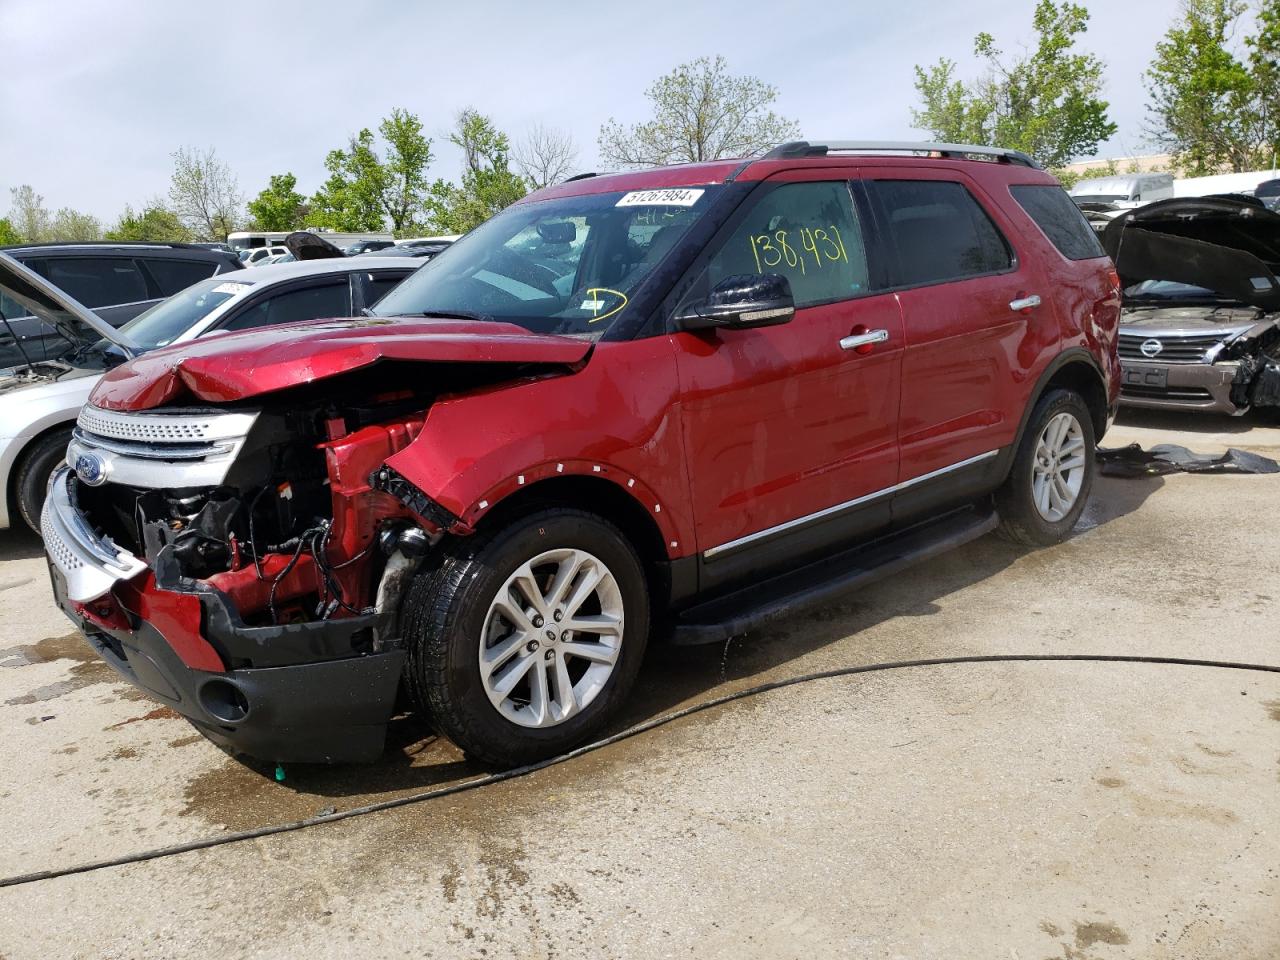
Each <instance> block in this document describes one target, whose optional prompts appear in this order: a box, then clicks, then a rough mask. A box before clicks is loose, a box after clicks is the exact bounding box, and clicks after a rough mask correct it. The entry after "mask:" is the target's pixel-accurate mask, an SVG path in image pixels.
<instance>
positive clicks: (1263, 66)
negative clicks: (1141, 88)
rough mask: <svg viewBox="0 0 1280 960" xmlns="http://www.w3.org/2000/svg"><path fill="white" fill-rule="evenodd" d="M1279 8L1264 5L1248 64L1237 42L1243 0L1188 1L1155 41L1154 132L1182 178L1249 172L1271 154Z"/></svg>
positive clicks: (1149, 80) (1151, 75)
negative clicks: (1269, 127) (1167, 151)
mask: <svg viewBox="0 0 1280 960" xmlns="http://www.w3.org/2000/svg"><path fill="white" fill-rule="evenodd" d="M1276 7H1277V4H1276V2H1275V0H1271V2H1269V3H1267V4H1266V5H1265V8H1264V10H1263V11H1262V14H1261V16H1260V17H1259V24H1260V26H1261V27H1262V31H1261V32H1260V33H1259V35H1258V36H1257V37H1254V38H1251V39H1252V40H1253V45H1252V46H1253V49H1252V56H1251V58H1250V62H1248V63H1246V61H1245V59H1244V58H1243V50H1241V49H1240V47H1239V46H1238V45H1237V44H1236V43H1235V42H1234V40H1233V38H1234V36H1235V34H1236V32H1237V29H1238V27H1239V25H1240V21H1241V17H1242V16H1243V15H1244V13H1245V11H1246V9H1247V7H1246V5H1245V3H1244V0H1183V3H1182V9H1181V11H1180V13H1181V15H1180V16H1179V17H1178V18H1177V19H1176V20H1175V22H1174V24H1173V25H1172V26H1171V27H1170V28H1169V30H1168V32H1167V33H1166V34H1165V35H1164V39H1163V40H1161V41H1160V42H1159V43H1157V44H1156V53H1155V57H1153V58H1152V61H1151V66H1150V67H1149V68H1148V69H1147V72H1146V75H1145V81H1146V85H1147V93H1148V94H1149V96H1150V102H1149V104H1148V106H1147V110H1148V112H1149V114H1150V122H1149V130H1150V133H1151V135H1152V138H1153V139H1154V140H1155V142H1157V143H1159V144H1160V145H1161V146H1163V147H1165V148H1166V149H1167V150H1169V151H1170V152H1171V153H1173V155H1174V157H1175V164H1176V166H1177V167H1178V169H1179V170H1181V171H1183V172H1184V173H1186V174H1188V175H1190V176H1200V175H1204V174H1209V173H1217V172H1218V171H1220V170H1222V169H1224V168H1225V169H1228V170H1232V171H1242V170H1249V169H1252V168H1253V167H1255V166H1256V165H1258V164H1259V160H1260V157H1261V156H1262V155H1263V154H1269V153H1270V151H1269V150H1268V149H1267V146H1266V145H1267V140H1268V138H1270V139H1271V140H1272V142H1274V140H1275V139H1276V138H1275V132H1274V130H1271V131H1268V129H1267V128H1268V126H1269V125H1273V124H1274V118H1271V117H1270V116H1269V114H1270V113H1272V112H1273V111H1274V109H1275V97H1276V86H1275V40H1276V28H1275V21H1276V16H1277V11H1276ZM1246 44H1248V41H1246ZM1266 87H1269V88H1270V89H1269V90H1264V88H1266ZM1268 93H1269V97H1268V96H1267V94H1268ZM1269 119H1270V120H1271V121H1272V123H1271V124H1269V123H1268V120H1269Z"/></svg>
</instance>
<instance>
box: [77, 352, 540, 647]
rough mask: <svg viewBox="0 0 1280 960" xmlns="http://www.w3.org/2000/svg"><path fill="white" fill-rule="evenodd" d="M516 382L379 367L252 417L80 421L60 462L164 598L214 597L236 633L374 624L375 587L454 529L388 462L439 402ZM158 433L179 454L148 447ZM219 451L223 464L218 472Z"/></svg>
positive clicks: (234, 412) (200, 409) (214, 411)
mask: <svg viewBox="0 0 1280 960" xmlns="http://www.w3.org/2000/svg"><path fill="white" fill-rule="evenodd" d="M513 373H516V374H517V375H518V368H514V367H513V366H510V365H502V364H486V365H466V364H449V365H438V366H435V365H432V366H424V365H421V364H419V365H408V364H403V365H396V364H385V365H380V366H378V367H377V369H376V372H375V371H374V370H373V369H367V370H362V371H358V372H355V373H352V374H349V375H347V376H345V377H342V378H339V379H338V380H335V381H327V382H325V383H323V384H320V383H316V384H312V385H309V386H305V387H300V388H298V389H295V390H292V391H287V392H284V393H278V394H272V395H270V396H269V397H266V398H262V399H261V400H260V401H259V402H257V403H253V404H252V405H239V404H227V405H225V406H218V407H209V406H189V407H188V406H182V407H166V408H160V409H155V410H150V411H147V412H146V414H142V415H129V416H127V417H124V416H120V417H117V418H116V419H114V420H113V419H111V415H110V413H109V411H103V410H96V409H95V408H92V407H90V408H86V410H85V412H84V413H83V414H82V416H81V419H80V421H79V424H78V426H77V429H76V432H75V435H74V439H73V441H72V445H71V448H70V449H69V462H71V463H72V465H73V466H74V467H75V468H76V471H77V475H78V481H77V483H76V484H75V497H76V501H77V502H76V506H77V507H78V509H79V510H80V511H81V512H82V513H83V515H84V516H86V517H87V518H89V519H90V521H91V522H92V524H93V525H94V527H95V528H96V529H95V532H96V533H97V534H98V535H99V536H101V537H104V538H108V539H109V540H110V541H111V542H112V543H114V544H115V545H116V546H118V547H120V548H123V549H125V550H128V551H129V552H131V553H132V554H134V555H135V556H137V557H139V558H145V560H146V563H147V565H148V566H149V567H150V568H151V569H152V570H154V571H155V575H156V577H157V579H166V580H170V581H172V580H174V579H175V578H176V580H177V581H178V583H172V584H169V585H170V587H171V588H172V587H176V586H178V585H179V584H180V587H181V589H182V590H183V591H184V592H195V593H199V592H203V591H209V590H215V591H218V592H220V593H221V594H223V595H225V596H226V597H227V598H229V599H230V601H231V604H232V606H233V608H234V610H235V611H236V613H237V614H238V617H239V620H240V621H241V622H242V624H243V625H244V626H246V627H259V626H280V625H285V624H298V623H308V622H317V621H328V620H342V619H348V618H352V617H361V616H372V615H374V614H375V613H376V612H377V611H378V609H379V606H380V605H379V602H378V601H379V597H378V591H379V589H382V590H383V591H386V590H389V589H391V588H392V587H393V586H394V584H389V583H388V582H387V581H388V576H387V574H388V573H389V572H391V573H394V572H395V567H396V566H397V564H398V565H400V566H404V567H406V568H408V567H412V566H413V565H415V563H416V560H417V558H418V557H420V556H421V555H422V554H423V553H425V551H426V550H427V549H428V547H429V546H430V544H431V543H433V542H435V541H436V540H438V539H439V537H440V536H441V535H442V534H443V532H444V530H445V529H446V528H447V526H448V525H449V524H450V523H451V521H454V520H456V518H452V517H451V516H448V515H447V514H445V513H444V512H442V511H440V510H439V508H434V509H433V506H434V505H433V504H431V503H430V501H429V500H428V499H427V498H425V496H423V495H422V494H421V493H420V491H417V490H416V489H414V488H412V485H411V484H408V483H407V481H404V480H403V478H399V477H397V476H394V475H393V474H391V473H390V472H389V471H388V470H387V469H386V468H385V467H383V464H384V461H385V460H386V459H387V458H388V457H390V456H391V455H392V454H394V453H396V452H398V451H399V450H402V449H404V448H405V447H406V446H408V444H409V443H410V442H411V441H412V440H413V439H414V438H415V437H416V436H417V435H418V433H419V432H420V431H421V429H422V425H423V421H424V418H425V416H426V411H427V409H428V407H429V406H430V404H431V402H432V401H433V399H434V398H435V397H436V396H438V395H439V394H441V393H444V392H449V391H450V390H459V389H466V388H474V387H477V386H483V385H485V384H487V383H489V382H493V381H497V380H504V379H507V380H509V379H511V377H512V375H513ZM427 384H429V385H430V386H427ZM235 418H239V419H237V420H236V422H248V423H251V424H252V425H251V427H250V428H249V429H248V431H247V433H246V434H245V435H244V436H243V437H241V438H235V439H230V440H229V439H226V438H222V439H218V434H217V431H218V429H219V426H220V423H222V422H225V421H227V420H232V419H235ZM120 424H124V426H120ZM161 430H163V431H165V432H166V433H167V434H169V435H173V434H176V435H178V439H179V441H180V442H171V441H172V440H173V436H166V437H165V438H164V440H163V441H161V442H157V441H156V440H155V439H154V438H153V435H157V436H158V435H159V434H158V433H157V432H158V431H161ZM99 431H100V432H99ZM122 434H123V435H129V434H133V435H138V436H146V437H147V438H148V439H146V440H144V441H138V440H132V439H126V438H125V437H123V436H121V435H122ZM197 434H199V435H200V436H196V435H197ZM208 437H214V440H213V441H212V442H210V441H209V440H208V439H207V438H208ZM219 450H225V453H224V454H223V456H224V457H225V459H226V462H225V463H224V464H223V465H222V466H215V464H216V461H217V454H216V451H219ZM210 451H215V453H213V454H211V453H210ZM202 453H203V454H205V458H204V459H203V460H196V459H195V457H196V455H199V454H202ZM187 456H189V457H191V458H192V459H190V460H186V461H184V460H183V459H182V458H183V457H187ZM147 457H154V458H156V459H153V460H150V461H148V460H147V459H146V458H147ZM163 457H169V458H171V459H160V458H163ZM210 470H214V471H215V472H214V473H210ZM214 476H216V482H207V483H188V482H187V480H188V479H191V478H196V479H206V480H207V479H209V478H210V477H214ZM99 478H101V479H99ZM380 632H381V633H382V634H383V635H384V636H385V635H386V631H380ZM373 639H376V638H371V637H368V636H363V637H357V638H356V643H357V645H358V643H359V642H363V641H368V642H372V641H373Z"/></svg>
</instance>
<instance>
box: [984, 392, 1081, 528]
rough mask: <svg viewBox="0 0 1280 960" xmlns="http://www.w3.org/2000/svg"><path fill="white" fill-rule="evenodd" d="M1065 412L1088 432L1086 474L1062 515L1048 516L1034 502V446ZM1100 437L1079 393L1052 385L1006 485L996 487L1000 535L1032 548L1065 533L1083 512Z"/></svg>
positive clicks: (1035, 414) (1024, 437) (1033, 416)
mask: <svg viewBox="0 0 1280 960" xmlns="http://www.w3.org/2000/svg"><path fill="white" fill-rule="evenodd" d="M1061 413H1069V414H1071V415H1072V416H1073V417H1075V419H1076V421H1077V423H1079V425H1080V429H1081V433H1082V434H1083V436H1084V458H1085V464H1084V475H1083V477H1082V478H1081V484H1080V490H1079V493H1078V494H1077V495H1076V500H1075V503H1074V504H1073V505H1072V507H1071V509H1070V510H1069V511H1068V512H1067V513H1066V515H1065V516H1063V517H1062V518H1061V519H1059V520H1056V521H1051V520H1048V519H1046V518H1045V517H1044V516H1043V515H1042V514H1041V512H1040V510H1039V509H1038V508H1037V507H1036V504H1035V501H1034V497H1033V493H1032V491H1033V471H1034V469H1035V459H1036V447H1037V445H1038V443H1039V440H1040V435H1041V433H1042V432H1043V431H1044V429H1045V427H1046V426H1047V425H1048V423H1049V421H1050V420H1052V419H1053V418H1054V417H1056V416H1058V414H1061ZM1095 454H1096V440H1095V439H1094V432H1093V416H1092V414H1090V412H1089V407H1088V406H1087V405H1086V404H1085V402H1084V400H1083V398H1081V396H1080V395H1079V394H1078V393H1074V392H1072V391H1070V390H1057V389H1055V390H1049V391H1047V392H1046V393H1045V395H1044V396H1043V397H1041V398H1040V400H1039V402H1037V403H1036V406H1035V409H1034V410H1033V411H1032V413H1031V418H1030V419H1029V420H1028V421H1027V428H1026V432H1025V433H1023V435H1022V442H1021V443H1020V444H1019V445H1018V450H1017V453H1015V455H1014V458H1013V466H1012V467H1011V468H1010V470H1009V476H1008V477H1006V478H1005V481H1004V485H1003V486H1001V487H1000V489H999V490H998V491H997V492H996V509H997V510H998V511H999V513H1000V527H999V531H998V532H999V533H1000V535H1001V536H1002V537H1003V538H1004V539H1006V540H1009V541H1012V542H1013V543H1019V544H1022V545H1024V546H1029V547H1043V546H1050V545H1052V544H1055V543H1061V542H1062V541H1063V540H1065V539H1066V538H1067V535H1068V534H1069V533H1070V532H1071V530H1072V528H1073V527H1074V526H1075V525H1076V522H1077V521H1078V520H1079V519H1080V514H1081V513H1082V512H1083V511H1084V507H1085V504H1086V503H1087V502H1088V500H1089V493H1090V491H1091V490H1092V489H1093V475H1094V468H1095V460H1096V456H1095Z"/></svg>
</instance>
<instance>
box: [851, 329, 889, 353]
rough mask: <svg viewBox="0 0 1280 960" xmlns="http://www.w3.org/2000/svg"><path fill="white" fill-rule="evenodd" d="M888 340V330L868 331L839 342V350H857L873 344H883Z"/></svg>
mask: <svg viewBox="0 0 1280 960" xmlns="http://www.w3.org/2000/svg"><path fill="white" fill-rule="evenodd" d="M888 339H889V331H888V330H868V331H867V332H866V333H855V334H853V336H850V337H845V338H844V339H843V340H841V341H840V349H841V350H857V349H858V348H859V347H869V346H871V345H872V344H873V343H884V342H885V341H886V340H888Z"/></svg>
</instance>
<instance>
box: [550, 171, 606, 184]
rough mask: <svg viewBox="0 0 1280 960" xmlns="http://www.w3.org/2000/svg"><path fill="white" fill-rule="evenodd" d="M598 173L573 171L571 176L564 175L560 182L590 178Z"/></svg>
mask: <svg viewBox="0 0 1280 960" xmlns="http://www.w3.org/2000/svg"><path fill="white" fill-rule="evenodd" d="M598 176H600V174H598V173H575V174H574V175H573V176H572V177H565V178H564V179H563V180H561V181H560V182H561V183H573V181H575V180H590V179H591V178H592V177H598Z"/></svg>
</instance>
